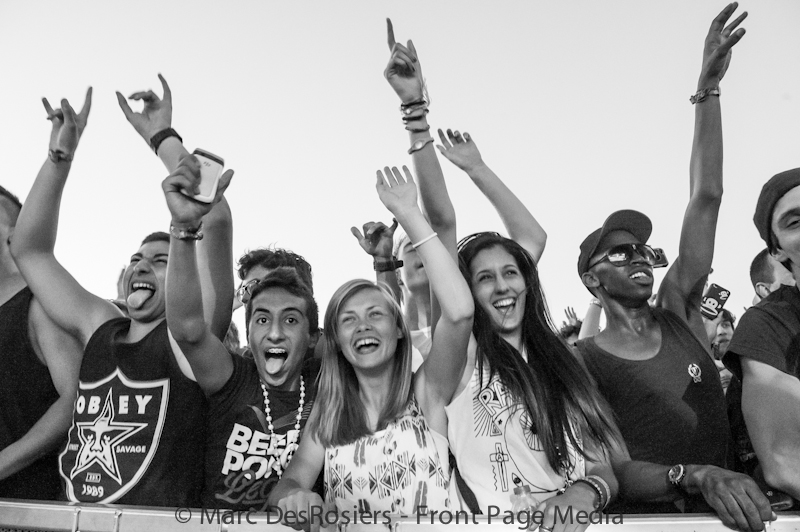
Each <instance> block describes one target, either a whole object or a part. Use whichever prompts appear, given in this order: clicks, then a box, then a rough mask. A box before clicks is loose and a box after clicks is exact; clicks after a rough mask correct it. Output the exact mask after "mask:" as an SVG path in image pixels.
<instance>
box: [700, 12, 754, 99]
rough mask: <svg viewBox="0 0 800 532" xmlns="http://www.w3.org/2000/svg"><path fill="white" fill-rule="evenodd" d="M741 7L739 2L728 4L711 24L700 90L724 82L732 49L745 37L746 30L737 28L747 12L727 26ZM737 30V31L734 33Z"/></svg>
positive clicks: (704, 51) (707, 37) (704, 50)
mask: <svg viewBox="0 0 800 532" xmlns="http://www.w3.org/2000/svg"><path fill="white" fill-rule="evenodd" d="M737 7H739V4H738V2H733V3H731V4H728V6H727V7H725V9H723V10H722V11H721V12H720V14H719V15H717V17H716V18H715V19H714V21H713V22H712V23H711V28H710V29H709V30H708V35H707V36H706V44H705V48H704V49H703V69H702V71H701V73H700V85H702V86H701V87H699V88H706V86H708V87H712V86H716V85H718V84H719V82H720V80H722V78H723V76H724V75H725V72H726V71H727V70H728V65H729V64H730V61H731V49H732V48H733V46H734V45H735V44H736V43H737V42H739V41H740V40H741V38H742V37H744V33H745V30H744V28H739V29H738V30H737V29H736V27H737V26H738V25H739V24H741V22H742V21H743V20H744V19H745V18H747V11H745V12H744V13H742V14H741V15H739V16H738V17H737V18H736V20H734V21H733V22H731V23H730V24H728V25H727V26H725V23H726V22H728V19H729V18H730V17H731V15H733V12H734V11H736V8H737ZM734 30H736V31H734Z"/></svg>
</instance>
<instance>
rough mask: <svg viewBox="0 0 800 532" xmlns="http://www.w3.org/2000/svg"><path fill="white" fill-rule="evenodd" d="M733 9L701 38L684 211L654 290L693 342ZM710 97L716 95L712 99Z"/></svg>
mask: <svg viewBox="0 0 800 532" xmlns="http://www.w3.org/2000/svg"><path fill="white" fill-rule="evenodd" d="M737 5H738V4H737V3H736V2H734V3H732V4H730V5H728V6H727V7H726V8H725V9H723V10H722V12H720V14H719V15H717V17H716V18H715V19H714V21H713V22H712V23H711V28H710V29H709V31H708V35H707V36H706V40H705V47H704V50H703V68H702V70H701V72H700V78H699V80H698V82H697V89H698V93H697V95H696V97H697V98H696V104H695V128H694V141H693V143H692V156H691V162H690V168H689V177H690V188H689V194H690V196H689V205H688V206H687V208H686V213H685V214H684V218H683V226H682V227H681V237H680V247H679V255H678V258H677V260H676V261H675V263H674V264H673V265H672V267H671V268H670V269H669V271H668V272H667V275H666V277H665V278H664V282H663V283H662V284H661V289H660V290H659V300H658V304H659V305H660V306H664V307H666V308H669V309H670V310H672V311H673V312H675V313H677V314H678V315H679V316H681V317H683V318H684V319H685V320H686V321H687V322H689V324H690V325H691V326H692V328H693V330H694V331H695V334H696V335H697V336H698V338H703V337H704V336H705V332H704V328H703V324H702V322H701V320H700V314H699V305H700V297H701V296H702V291H699V290H696V287H697V286H698V283H699V282H700V281H701V280H702V279H703V278H704V277H705V276H706V275H708V272H709V271H710V269H711V261H712V259H713V257H714V237H715V234H716V230H717V216H718V214H719V207H720V203H721V202H722V120H721V116H720V101H719V92H718V88H719V83H720V81H721V80H722V78H723V76H724V75H725V71H726V70H727V67H728V63H729V61H730V58H731V48H732V47H733V46H734V45H735V44H736V43H737V42H739V40H740V39H741V38H742V37H743V36H744V33H745V30H744V29H738V30H736V27H737V26H738V25H739V24H740V23H741V22H742V21H743V20H744V19H745V17H746V16H747V13H746V12H745V13H742V14H741V15H740V16H739V17H738V18H736V20H734V21H733V22H731V23H730V24H729V25H728V26H725V23H726V22H727V21H728V19H729V18H730V17H731V15H732V14H733V12H734V11H735V10H736V7H737ZM734 30H736V31H734ZM709 91H716V95H715V93H714V92H709ZM693 102H695V100H694V99H693Z"/></svg>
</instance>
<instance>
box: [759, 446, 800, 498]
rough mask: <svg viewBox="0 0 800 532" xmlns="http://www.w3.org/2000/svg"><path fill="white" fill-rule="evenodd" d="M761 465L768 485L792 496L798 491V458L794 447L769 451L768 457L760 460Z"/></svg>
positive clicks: (799, 471)
mask: <svg viewBox="0 0 800 532" xmlns="http://www.w3.org/2000/svg"><path fill="white" fill-rule="evenodd" d="M765 458H766V457H765ZM760 459H761V458H760V457H759V460H760ZM761 467H762V469H763V472H764V480H765V481H766V482H767V484H768V485H769V486H770V487H772V488H775V489H778V490H781V491H784V492H786V493H789V494H792V495H793V496H796V495H797V494H798V493H799V492H800V459H798V456H797V451H796V449H795V450H789V449H784V450H778V451H776V452H773V453H771V455H770V456H769V457H768V459H766V460H761Z"/></svg>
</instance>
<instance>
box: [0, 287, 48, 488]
mask: <svg viewBox="0 0 800 532" xmlns="http://www.w3.org/2000/svg"><path fill="white" fill-rule="evenodd" d="M32 299H33V294H32V293H31V291H30V289H29V288H28V287H25V288H23V289H22V290H20V291H19V292H17V294H16V295H15V296H14V297H12V298H11V299H9V300H8V301H7V302H6V303H5V304H4V305H3V306H0V449H5V448H6V447H8V446H9V445H11V444H12V443H14V442H15V441H17V440H19V439H20V438H22V437H23V436H24V435H25V434H26V433H27V432H28V431H29V430H30V428H31V427H33V425H35V424H36V422H37V421H39V418H40V417H42V416H43V415H44V413H45V412H46V411H47V409H48V408H50V406H51V405H52V404H53V403H54V402H55V401H56V399H58V392H57V391H56V388H55V386H53V380H52V379H51V378H50V372H49V370H48V369H47V367H46V366H45V365H44V364H42V363H41V361H40V360H39V358H38V357H37V356H36V353H35V352H34V350H33V346H32V345H31V342H30V338H29V336H28V311H29V309H30V305H31V300H32ZM59 491H60V483H59V479H58V451H57V449H54V450H53V451H51V452H50V453H48V454H47V455H46V456H44V457H42V458H40V459H39V460H37V461H35V462H34V463H33V464H31V465H30V466H28V467H26V468H25V469H23V470H22V471H19V472H18V473H16V474H14V475H11V476H10V477H8V478H5V479H3V480H0V498H4V497H5V498H19V499H40V500H53V499H55V498H57V496H58V493H59Z"/></svg>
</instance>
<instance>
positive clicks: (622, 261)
mask: <svg viewBox="0 0 800 532" xmlns="http://www.w3.org/2000/svg"><path fill="white" fill-rule="evenodd" d="M634 254H636V255H639V256H640V257H642V258H643V259H644V260H645V262H646V263H647V264H649V265H650V266H652V267H653V268H662V267H664V266H666V265H667V264H669V262H668V261H667V257H666V255H665V254H664V251H663V250H662V249H659V248H651V247H650V246H648V245H647V244H620V245H618V246H614V247H612V248H610V249H609V250H608V251H606V252H605V253H603V256H602V257H600V258H599V259H598V260H596V261H594V262H593V263H591V264H590V265H589V266H588V267H587V268H586V269H587V270H589V269H590V268H592V267H594V266H597V265H598V264H600V263H601V262H603V261H605V260H607V261H608V262H610V263H611V264H613V265H614V266H618V267H619V266H627V265H628V264H630V263H631V261H632V260H633V255H634Z"/></svg>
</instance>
